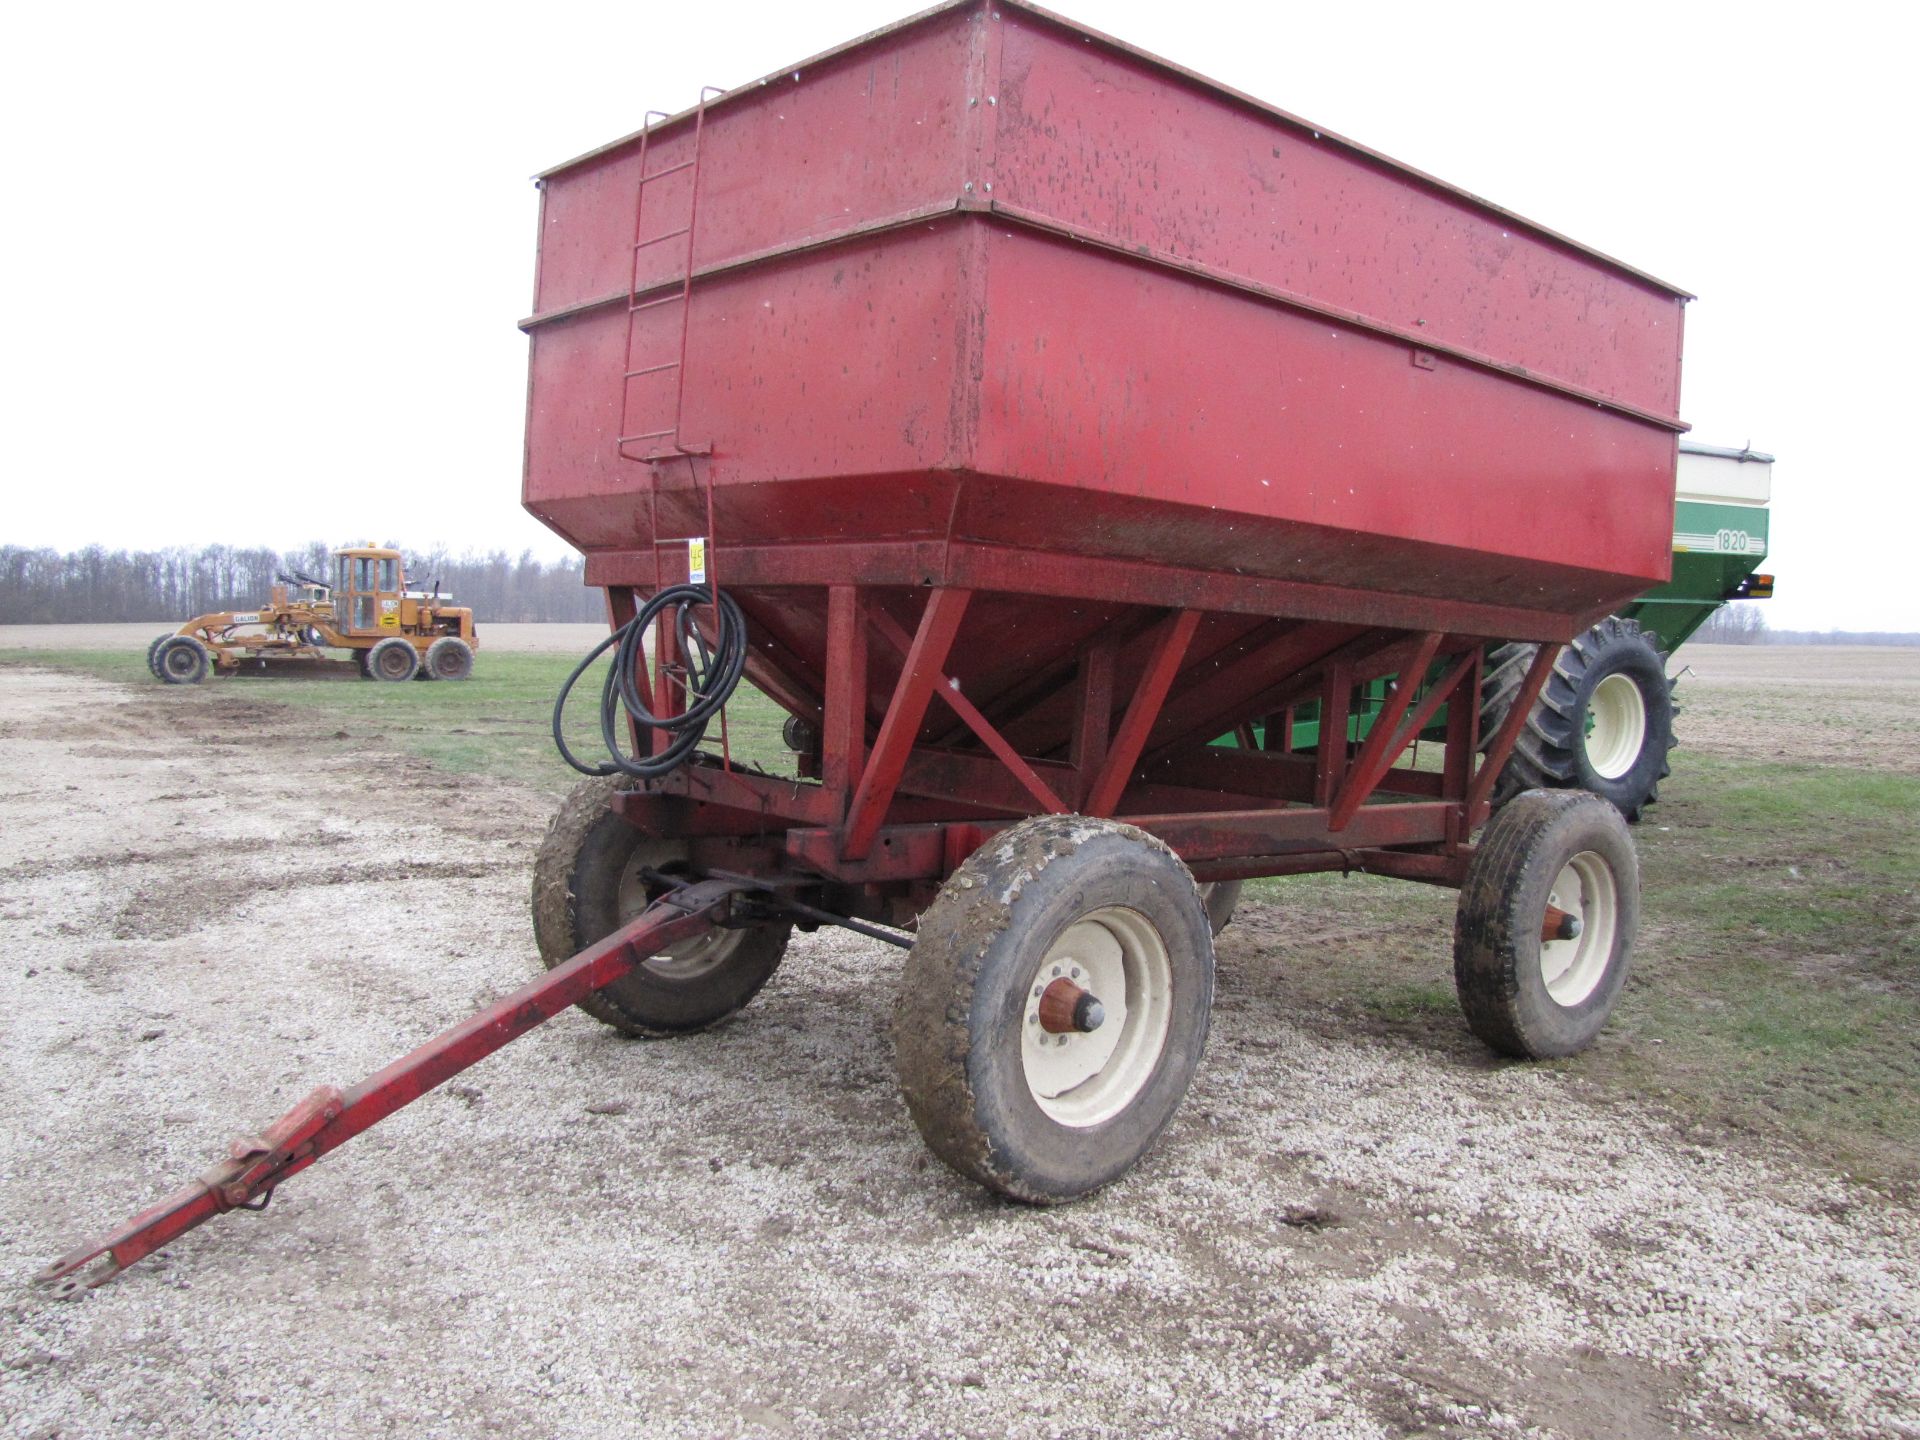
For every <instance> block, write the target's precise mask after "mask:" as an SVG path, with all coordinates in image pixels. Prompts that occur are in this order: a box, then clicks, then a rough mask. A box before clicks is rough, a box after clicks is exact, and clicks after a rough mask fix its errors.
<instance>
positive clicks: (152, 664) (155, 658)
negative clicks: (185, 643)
mask: <svg viewBox="0 0 1920 1440" xmlns="http://www.w3.org/2000/svg"><path fill="white" fill-rule="evenodd" d="M174 634H175V632H174V631H172V630H169V631H167V633H166V634H164V635H156V636H155V637H154V640H153V643H152V644H151V645H149V646H147V669H148V670H150V671H152V672H153V678H154V679H156V680H158V679H160V678H161V675H160V647H161V646H162V645H164V644H166V643H167V641H169V640H171V639H173V637H174Z"/></svg>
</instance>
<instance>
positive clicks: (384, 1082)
mask: <svg viewBox="0 0 1920 1440" xmlns="http://www.w3.org/2000/svg"><path fill="white" fill-rule="evenodd" d="M745 888H749V887H748V886H746V885H745V884H743V883H742V882H739V881H733V880H701V881H697V882H694V883H692V884H688V885H683V886H681V887H680V888H679V889H677V890H673V891H671V892H669V893H668V894H666V895H663V896H661V897H660V898H659V899H658V900H656V901H654V902H653V904H651V905H649V906H648V907H647V909H646V910H645V911H644V912H642V914H641V915H640V916H639V917H638V918H637V919H635V920H634V921H633V922H632V923H631V924H629V925H627V926H625V927H623V928H622V929H620V930H616V931H615V932H614V933H613V934H611V935H609V936H607V937H606V939H604V940H601V941H599V942H598V943H596V944H594V945H591V946H589V947H588V948H587V949H585V950H582V951H581V952H580V953H579V954H578V955H576V956H574V957H573V959H571V960H569V961H567V962H566V963H565V964H564V965H559V966H556V967H555V968H553V969H552V970H549V971H547V972H546V974H544V975H542V976H541V977H540V978H539V979H538V980H535V981H533V982H531V983H530V984H527V985H524V986H522V987H521V988H520V989H518V990H516V991H514V992H513V994H511V995H508V996H506V997H505V998H504V999H501V1000H498V1001H496V1002H494V1003H493V1004H492V1005H489V1006H488V1007H487V1008H486V1009H485V1010H482V1011H481V1012H480V1013H479V1014H477V1015H474V1016H472V1017H471V1018H470V1019H467V1020H463V1021H461V1022H460V1023H459V1024H458V1025H455V1026H453V1027H452V1028H451V1029H449V1030H445V1031H443V1032H441V1033H440V1034H439V1035H437V1036H435V1037H434V1038H433V1039H431V1040H429V1041H427V1043H426V1044H424V1045H422V1046H420V1048H419V1049H417V1050H415V1051H413V1052H412V1053H411V1054H408V1055H404V1056H402V1057H401V1058H400V1059H398V1060H396V1061H394V1062H393V1063H392V1064H391V1065H389V1066H387V1067H386V1068H385V1069H384V1070H381V1071H379V1072H378V1073H377V1074H374V1075H371V1076H369V1077H368V1078H367V1079H365V1080H363V1081H361V1082H360V1083H359V1084H358V1085H356V1086H354V1087H353V1088H352V1089H351V1090H347V1091H344V1092H343V1091H340V1090H336V1089H334V1088H332V1087H331V1086H323V1087H321V1088H320V1089H318V1090H315V1091H314V1092H313V1093H312V1094H311V1095H309V1096H308V1097H307V1098H306V1099H304V1100H302V1101H301V1102H300V1103H299V1104H298V1105H296V1106H294V1107H293V1109H291V1110H289V1111H288V1112H287V1113H286V1114H285V1115H283V1116H281V1117H280V1118H279V1119H278V1120H276V1121H274V1122H273V1124H271V1125H269V1126H268V1127H267V1128H266V1130H265V1131H264V1132H262V1133H261V1134H260V1135H258V1136H250V1137H246V1138H243V1139H240V1140H236V1141H235V1142H234V1143H233V1147H232V1151H231V1153H230V1154H229V1156H228V1158H227V1159H225V1160H223V1161H221V1162H220V1163H219V1164H218V1165H215V1166H214V1167H213V1168H212V1169H210V1170H208V1171H207V1172H206V1173H205V1174H203V1175H202V1176H201V1177H200V1178H199V1179H198V1180H196V1181H194V1182H193V1183H192V1184H190V1185H187V1186H185V1187H184V1188H182V1189H180V1190H178V1191H176V1192H175V1193H174V1194H172V1195H170V1196H168V1197H167V1198H166V1199H164V1200H162V1201H160V1202H159V1203H158V1204H157V1205H154V1206H152V1207H150V1208H148V1209H146V1210H143V1211H141V1212H140V1213H139V1214H138V1215H135V1216H134V1217H133V1218H132V1219H131V1220H129V1221H127V1222H126V1223H125V1224H124V1225H122V1226H120V1228H119V1229H117V1230H114V1231H113V1232H111V1233H110V1234H108V1235H106V1236H105V1237H103V1238H101V1239H100V1240H98V1241H95V1242H94V1243H92V1244H89V1245H83V1246H81V1247H80V1248H79V1249H77V1250H75V1251H73V1252H71V1253H70V1254H67V1255H65V1256H62V1257H61V1258H60V1259H59V1260H56V1261H55V1262H54V1263H53V1264H51V1265H49V1266H48V1267H47V1268H46V1269H45V1270H43V1271H41V1272H40V1273H39V1274H38V1275H37V1276H35V1277H34V1280H35V1283H36V1284H38V1285H40V1286H42V1287H44V1288H46V1289H49V1290H52V1291H53V1292H54V1293H55V1294H57V1295H61V1296H70V1295H75V1294H77V1293H79V1292H80V1291H82V1290H88V1289H92V1288H94V1287H96V1286H99V1285H104V1284H105V1283H106V1282H107V1281H109V1280H111V1279H113V1278H114V1277H115V1276H116V1275H118V1274H120V1273H121V1272H122V1271H124V1270H125V1269H126V1268H127V1267H128V1266H130V1265H132V1264H133V1263H134V1262H135V1261H137V1260H141V1259H144V1258H145V1257H146V1256H148V1255H151V1254H153V1253H154V1252H155V1251H156V1250H159V1249H161V1248H162V1247H163V1246H165V1245H168V1244H170V1243H172V1242H173V1241H174V1240H177V1239H179V1238H180V1236H182V1235H184V1234H186V1233H187V1232H188V1231H189V1230H192V1229H193V1228H195V1227H196V1226H198V1225H201V1224H203V1223H205V1222H206V1221H208V1220H211V1219H212V1218H213V1217H214V1216H216V1215H221V1214H224V1213H225V1212H227V1211H229V1210H264V1209H266V1207H267V1202H268V1200H270V1199H271V1198H272V1196H273V1192H274V1190H275V1189H276V1188H278V1187H279V1185H280V1184H281V1183H282V1182H283V1181H285V1180H287V1179H288V1178H289V1177H291V1176H293V1175H297V1174H299V1172H300V1171H302V1170H304V1169H306V1168H307V1166H309V1165H311V1164H313V1163H314V1162H315V1161H316V1160H318V1159H319V1158H320V1157H321V1156H323V1155H325V1154H326V1153H327V1152H328V1151H330V1150H333V1149H336V1148H338V1147H339V1146H341V1145H344V1144H345V1143H346V1142H347V1141H349V1140H351V1139H352V1138H353V1137H354V1136H356V1135H358V1134H360V1133H361V1132H362V1131H364V1130H368V1129H370V1128H372V1127H373V1126H375V1125H377V1124H379V1123H380V1122H381V1121H382V1120H384V1119H386V1118H387V1116H389V1115H391V1114H393V1112H394V1111H396V1110H398V1109H400V1108H401V1107H403V1106H405V1105H409V1104H411V1103H412V1102H413V1101H415V1100H418V1099H419V1098H420V1097H421V1096H423V1095H425V1094H427V1093H428V1092H429V1091H431V1090H433V1089H434V1088H435V1087H436V1086H438V1085H441V1084H442V1083H444V1082H445V1081H447V1080H450V1079H451V1078H453V1077H454V1076H455V1075H458V1074H459V1073H460V1072H461V1071H462V1070H465V1069H467V1068H468V1067H469V1066H471V1065H475V1064H477V1063H479V1062H480V1061H481V1060H484V1059H486V1057H487V1056H489V1055H491V1054H493V1052H494V1051H496V1050H498V1049H500V1047H501V1046H503V1045H505V1044H507V1043H508V1042H509V1041H512V1040H515V1039H518V1038H519V1037H520V1036H522V1035H524V1034H526V1033H527V1031H529V1030H531V1029H533V1028H534V1026H536V1025H538V1024H540V1023H541V1022H542V1021H545V1020H550V1019H552V1018H553V1017H554V1016H555V1015H557V1014H559V1013H560V1012H561V1011H562V1010H565V1009H566V1008H567V1007H569V1006H570V1005H573V1004H576V1003H577V1002H578V1001H580V1000H581V999H582V998H583V997H585V996H587V995H589V994H591V993H592V992H593V991H595V990H598V989H600V988H601V987H602V986H606V985H610V984H612V983H613V982H614V981H616V980H618V979H620V978H621V977H622V976H624V975H626V974H627V973H628V972H629V971H631V970H633V969H634V968H635V967H637V966H639V965H640V964H641V963H642V962H644V961H645V960H646V959H647V958H648V957H649V956H651V955H655V954H658V953H659V952H660V951H662V950H664V949H666V948H667V947H668V946H669V945H674V944H678V943H679V942H680V941H682V940H687V939H691V938H693V937H695V936H698V935H701V934H704V933H705V932H706V931H707V930H708V929H710V928H711V927H712V925H713V924H714V921H715V920H716V918H717V917H718V915H719V914H720V912H721V911H723V910H724V909H725V908H726V906H727V904H728V901H729V900H730V899H731V897H732V896H733V895H735V894H736V893H738V892H739V891H741V890H742V889H745Z"/></svg>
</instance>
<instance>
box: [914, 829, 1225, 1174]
mask: <svg viewBox="0 0 1920 1440" xmlns="http://www.w3.org/2000/svg"><path fill="white" fill-rule="evenodd" d="M1108 907H1119V908H1123V909H1125V910H1129V911H1132V912H1133V913H1134V914H1136V915H1138V916H1139V917H1142V918H1143V919H1144V920H1145V921H1146V922H1147V923H1148V924H1149V925H1151V927H1152V928H1153V930H1154V931H1155V932H1157V934H1158V935H1159V937H1160V939H1161V940H1162V941H1163V942H1164V944H1165V948H1166V951H1167V957H1168V962H1169V969H1170V973H1171V978H1172V984H1171V1003H1170V1006H1169V1013H1168V1019H1167V1030H1166V1037H1165V1041H1164V1043H1163V1044H1162V1046H1161V1048H1160V1051H1159V1054H1158V1055H1157V1057H1154V1058H1153V1059H1152V1061H1151V1066H1152V1068H1151V1069H1150V1070H1148V1071H1147V1073H1146V1075H1145V1076H1144V1077H1143V1079H1142V1080H1141V1082H1140V1088H1139V1089H1138V1090H1137V1091H1136V1092H1135V1093H1134V1094H1133V1095H1132V1096H1131V1097H1129V1098H1127V1099H1126V1100H1125V1101H1124V1103H1123V1106H1122V1108H1121V1109H1119V1110H1118V1112H1117V1113H1115V1114H1113V1115H1111V1116H1109V1117H1108V1118H1106V1119H1104V1120H1101V1121H1098V1122H1097V1123H1091V1124H1087V1125H1071V1124H1066V1123H1062V1122H1061V1121H1059V1120H1056V1119H1055V1118H1053V1117H1052V1116H1051V1115H1049V1114H1048V1113H1047V1112H1046V1111H1045V1110H1043V1109H1042V1108H1041V1106H1040V1103H1039V1102H1038V1101H1037V1100H1036V1099H1035V1096H1034V1093H1033V1091H1032V1089H1031V1088H1030V1087H1029V1085H1028V1082H1027V1077H1026V1069H1025V1062H1024V1060H1023V1058H1022V1027H1023V1017H1024V1015H1025V1011H1026V1007H1027V1004H1028V997H1029V995H1030V993H1031V990H1030V987H1031V986H1032V985H1033V984H1034V983H1035V981H1036V978H1037V975H1038V970H1037V967H1038V966H1039V964H1040V963H1041V962H1042V960H1043V959H1044V958H1045V956H1046V954H1047V952H1048V949H1049V947H1050V946H1051V945H1052V944H1053V942H1054V941H1055V940H1056V939H1057V938H1058V937H1059V936H1060V935H1061V934H1062V933H1064V932H1065V931H1066V929H1067V928H1068V927H1069V926H1070V925H1073V924H1074V923H1076V922H1077V921H1079V920H1080V919H1081V918H1082V917H1084V916H1088V915H1091V914H1093V913H1094V912H1096V911H1098V910H1102V909H1105V908H1108ZM1212 1005H1213V935H1212V932H1211V930H1210V929H1209V928H1208V925H1207V913H1206V909H1205V907H1204V906H1203V905H1202V904H1201V903H1200V895H1199V892H1198V890H1197V889H1196V888H1195V886H1194V883H1193V877H1192V876H1191V875H1190V874H1189V873H1188V871H1187V867H1186V866H1185V865H1183V864H1181V863H1180V859H1179V857H1178V856H1176V855H1175V854H1174V853H1173V851H1172V850H1170V849H1168V848H1167V846H1166V845H1164V844H1163V843H1162V842H1161V841H1159V840H1156V839H1154V838H1153V837H1151V836H1149V835H1148V834H1146V832H1144V831H1142V830H1137V829H1135V828H1134V827H1133V826H1131V825H1124V824H1121V823H1119V822H1118V821H1113V820H1090V819H1087V818H1085V817H1083V816H1078V815H1046V816H1041V817H1039V818H1037V819H1032V820H1025V821H1022V822H1021V823H1020V824H1018V825H1015V826H1013V827H1012V828H1011V829H1009V830H1007V831H1005V832H1003V833H1002V834H1000V835H998V836H996V837H995V838H994V839H993V840H991V841H989V842H988V843H987V844H986V845H985V846H983V847H982V848H981V849H979V850H977V851H975V852H974V854H973V855H972V856H971V857H970V858H969V859H968V860H967V861H966V862H965V863H964V864H963V865H961V867H960V868H959V869H958V870H957V871H955V872H954V874H953V875H952V877H951V878H949V879H948V881H947V883H946V884H945V885H944V886H942V887H941V890H940V894H939V897H938V898H937V899H936V900H935V901H934V903H933V905H932V907H931V908H930V909H929V910H928V911H927V912H926V913H925V914H924V915H922V916H921V918H920V925H919V931H918V938H917V939H916V940H915V942H914V946H913V950H912V951H911V953H910V954H909V955H908V957H907V967H906V977H905V983H904V984H903V985H902V987H901V991H900V1000H899V1005H898V1009H897V1011H896V1014H895V1020H894V1059H895V1065H896V1067H897V1070H898V1073H899V1078H900V1089H901V1093H902V1094H903V1096H904V1097H905V1099H906V1102H907V1109H908V1111H909V1112H910V1113H911V1114H912V1116H913V1122H914V1124H915V1125H916V1126H917V1127H918V1128H919V1131H920V1134H921V1137H922V1138H923V1139H924V1140H925V1141H926V1143H927V1146H928V1148H929V1149H931V1150H932V1151H933V1153H934V1154H935V1155H937V1156H939V1157H940V1159H941V1160H943V1161H945V1162H946V1163H947V1164H948V1165H950V1166H951V1167H953V1169H955V1170H956V1171H958V1172H959V1173H960V1174H961V1175H964V1176H966V1177H967V1178H968V1179H971V1180H975V1181H978V1182H979V1183H980V1184H982V1185H984V1186H986V1187H987V1188H988V1189H990V1190H993V1191H996V1192H998V1193H999V1194H1001V1195H1005V1196H1008V1197H1010V1198H1012V1199H1015V1200H1023V1201H1027V1202H1029V1203H1032V1204H1042V1205H1046V1204H1057V1203H1059V1202H1061V1201H1066V1200H1073V1199H1077V1198H1078V1197H1080V1196H1082V1195H1086V1194H1088V1193H1090V1192H1091V1191H1094V1190H1097V1189H1099V1188H1100V1187H1101V1186H1102V1185H1106V1184H1108V1183H1110V1182H1112V1181H1114V1180H1117V1179H1119V1178H1120V1176H1122V1175H1124V1174H1126V1172H1127V1171H1128V1170H1129V1169H1131V1168H1132V1167H1133V1165H1134V1164H1135V1163H1136V1162H1137V1161H1138V1160H1139V1159H1140V1157H1141V1156H1143V1155H1144V1154H1145V1153H1146V1152H1147V1150H1148V1149H1149V1148H1151V1146H1152V1145H1153V1143H1154V1141H1155V1140H1156V1139H1158V1138H1159V1136H1160V1133H1161V1132H1162V1131H1163V1130H1164V1129H1165V1128H1166V1126H1167V1123H1168V1122H1169V1121H1170V1120H1172V1118H1173V1115H1174V1112H1175V1111H1176V1110H1178V1109H1179V1107H1180V1102H1181V1100H1182V1099H1183V1098H1184V1097H1185V1095H1186V1093H1187V1086H1188V1083H1189V1082H1190V1081H1191V1080H1192V1078H1193V1073H1194V1070H1195V1068H1196V1067H1197V1066H1198V1065H1199V1063H1200V1055H1201V1052H1202V1050H1203V1049H1204V1048H1205V1046H1206V1040H1207V1026H1208V1021H1209V1015H1210V1011H1211V1009H1212ZM1122 1035H1123V1038H1124V1032H1122Z"/></svg>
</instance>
